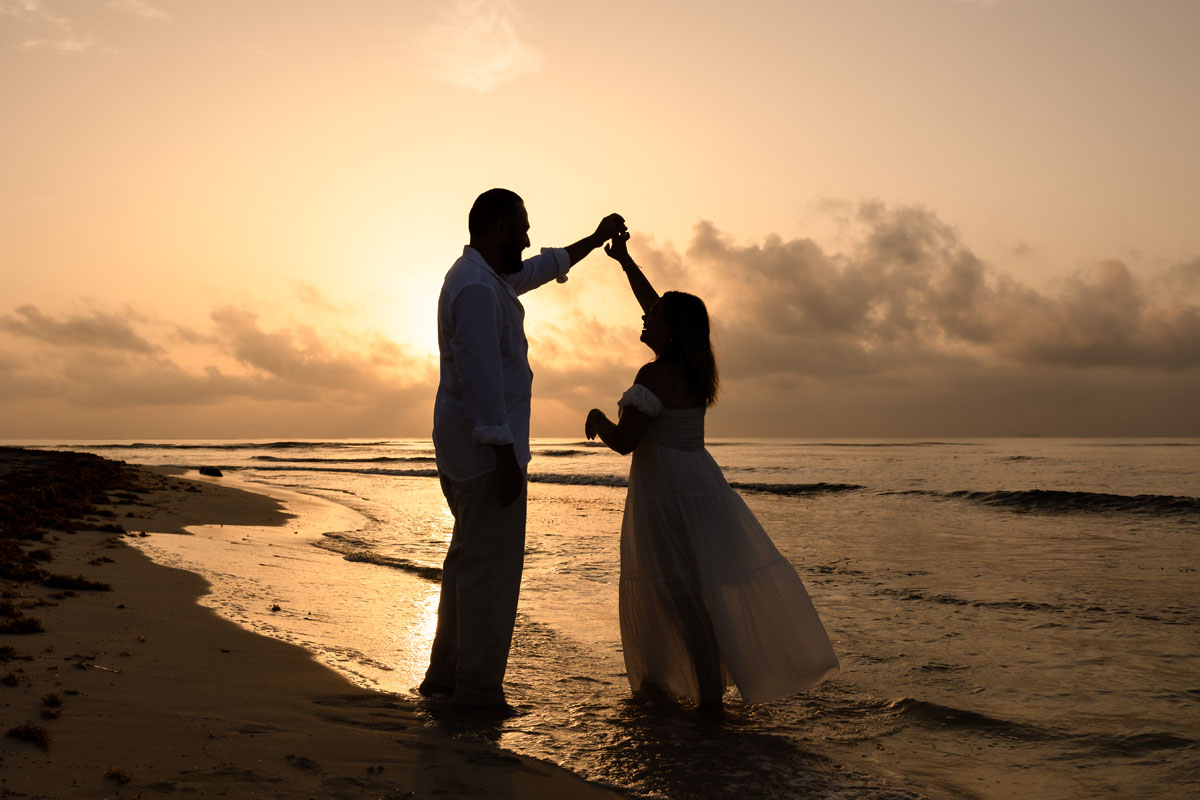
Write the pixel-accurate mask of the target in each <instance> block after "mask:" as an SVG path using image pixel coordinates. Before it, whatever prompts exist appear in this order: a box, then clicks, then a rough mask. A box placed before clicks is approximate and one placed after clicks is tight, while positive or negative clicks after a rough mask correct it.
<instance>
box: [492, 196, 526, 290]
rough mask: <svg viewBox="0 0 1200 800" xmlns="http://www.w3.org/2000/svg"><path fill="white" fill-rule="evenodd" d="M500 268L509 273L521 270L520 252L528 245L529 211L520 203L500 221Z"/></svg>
mask: <svg viewBox="0 0 1200 800" xmlns="http://www.w3.org/2000/svg"><path fill="white" fill-rule="evenodd" d="M500 225H501V229H500V230H501V233H502V234H503V240H502V243H501V245H500V258H501V264H500V265H499V266H500V270H501V271H502V272H505V273H508V274H511V273H514V272H520V270H521V254H522V253H524V251H525V248H526V247H529V213H528V212H527V211H526V210H525V204H524V203H520V204H519V205H517V206H516V207H515V208H514V209H513V212H512V214H511V215H509V216H508V217H507V218H506V219H504V220H503V221H502V222H501V223H500Z"/></svg>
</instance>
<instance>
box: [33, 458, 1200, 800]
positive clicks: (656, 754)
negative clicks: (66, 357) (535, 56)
mask: <svg viewBox="0 0 1200 800" xmlns="http://www.w3.org/2000/svg"><path fill="white" fill-rule="evenodd" d="M39 444H41V445H43V446H55V447H58V448H59V449H64V448H69V449H79V450H86V451H90V452H94V453H98V454H100V455H103V456H107V457H112V458H118V459H122V460H125V461H128V462H130V463H137V464H147V465H159V466H176V467H184V468H189V469H194V468H196V467H199V466H216V467H219V468H221V469H222V470H224V471H225V473H226V477H224V478H221V479H215V480H218V481H224V482H226V483H233V484H234V485H240V486H244V487H246V488H249V489H251V490H256V491H263V492H267V493H274V494H275V495H276V496H279V497H281V498H282V499H284V500H285V502H286V501H288V498H292V501H293V502H292V506H293V507H294V508H295V507H297V506H299V505H303V504H302V503H299V502H298V500H297V498H303V497H307V498H311V499H313V502H316V498H322V500H321V502H323V503H325V504H326V506H327V507H329V505H330V504H331V503H333V504H336V508H338V509H341V511H342V512H344V513H333V514H321V513H317V511H315V510H313V509H309V510H308V511H303V510H302V511H301V513H302V515H303V516H302V517H300V518H297V519H296V520H293V521H291V522H289V523H288V524H286V525H283V526H279V527H278V528H271V529H268V528H257V529H236V528H219V527H215V526H207V527H203V528H196V529H193V532H194V533H195V534H196V535H195V536H191V537H185V536H155V537H150V538H149V539H137V540H135V541H137V542H138V543H139V546H142V547H144V548H145V549H146V551H147V552H148V553H149V554H150V555H151V556H152V557H154V558H155V559H156V560H159V561H161V562H164V563H169V564H173V565H176V566H182V567H184V568H187V569H191V570H194V571H197V572H199V573H201V574H203V575H205V576H206V577H208V578H209V579H210V581H211V582H212V584H213V590H212V594H210V595H209V597H207V598H206V599H205V600H204V602H205V603H207V604H208V605H211V606H212V607H214V608H215V609H216V610H217V611H219V612H220V613H222V614H224V615H226V616H228V617H229V618H231V619H234V620H236V621H238V622H240V623H241V624H243V625H245V626H247V627H249V628H251V629H252V630H256V631H258V632H260V633H264V634H266V635H271V636H276V637H278V638H281V639H285V640H287V641H292V642H295V643H297V644H300V645H302V646H304V647H305V648H307V649H308V650H309V651H310V652H312V653H313V655H314V656H315V657H317V658H318V659H320V660H323V661H324V662H326V663H328V664H329V665H331V666H333V667H335V668H336V669H339V670H340V671H342V672H343V673H344V674H346V675H347V676H348V677H350V678H351V679H352V680H354V681H356V682H358V683H360V684H361V685H363V686H367V687H370V688H374V689H379V690H383V691H388V692H396V693H400V694H404V695H410V696H414V697H415V694H414V687H415V686H416V684H417V683H418V682H419V681H420V679H421V676H422V673H423V670H424V666H425V659H426V657H427V654H428V648H429V643H430V641H431V639H432V635H433V628H434V624H435V622H436V608H437V599H438V583H437V581H438V576H439V572H440V564H441V560H442V558H443V557H444V554H445V550H446V545H447V543H448V541H449V538H450V533H451V528H452V524H453V520H452V519H451V517H450V515H449V512H448V511H447V510H446V507H445V503H444V500H443V498H442V496H441V491H440V487H439V485H438V481H437V478H436V470H435V466H434V462H433V452H432V447H431V444H430V442H429V441H428V440H380V441H361V440H340V441H324V442H310V441H296V442H220V441H206V442H195V441H173V442H105V443H84V444H80V443H51V442H41V443H39ZM709 447H710V450H711V452H712V453H713V455H714V457H715V458H716V460H717V462H718V463H719V464H721V465H722V468H723V469H724V471H725V474H726V477H727V478H728V480H729V481H730V482H731V484H733V485H734V486H735V487H736V488H737V489H738V491H740V492H741V493H742V495H743V497H744V498H745V499H746V501H747V503H748V504H749V506H750V508H751V509H752V510H753V511H754V512H755V514H756V515H757V516H758V518H759V520H760V521H761V522H762V523H763V525H764V527H765V528H766V530H767V531H768V533H769V534H770V535H771V537H772V539H773V540H774V541H775V543H776V545H777V546H778V547H779V549H780V551H781V552H783V554H784V555H785V556H787V558H788V559H789V560H790V561H791V563H792V564H793V565H794V566H795V567H796V569H797V571H798V572H799V574H800V576H801V577H802V578H803V580H804V582H805V584H806V585H807V587H808V589H809V592H810V594H811V595H812V597H813V601H814V603H815V605H816V608H817V610H818V612H819V614H820V615H821V618H822V619H823V621H824V622H825V625H826V628H827V629H828V631H829V635H830V638H831V639H832V641H833V644H834V648H835V649H836V651H837V653H838V655H839V657H840V659H841V664H842V669H841V672H840V673H839V674H838V675H836V676H835V677H834V678H832V679H831V680H829V681H827V682H826V683H825V684H823V685H821V686H819V687H817V688H815V689H813V690H811V691H809V692H805V693H803V694H800V695H797V696H796V697H793V698H790V699H786V700H781V701H778V702H773V703H768V704H763V705H747V704H744V703H742V702H741V700H740V699H739V698H738V697H737V694H736V692H735V691H733V690H731V691H730V693H729V694H728V695H727V713H726V717H725V719H724V721H723V722H722V723H720V724H715V723H712V722H709V721H705V720H702V719H699V718H698V717H697V716H696V715H695V714H693V713H691V712H689V711H688V710H687V709H686V708H685V707H681V706H676V705H674V704H672V703H669V702H664V701H653V702H642V701H635V700H634V699H633V698H632V697H631V696H630V692H629V688H628V684H627V682H626V680H625V677H624V665H623V662H622V656H621V641H620V632H619V629H618V624H617V587H618V576H619V570H620V564H619V531H620V522H621V512H622V506H623V503H624V493H625V488H624V487H625V477H626V475H627V472H628V459H627V458H623V457H620V456H617V455H615V454H613V453H612V452H610V451H608V450H606V449H604V448H602V447H598V446H595V445H594V444H592V443H589V442H584V441H576V440H540V441H535V442H534V444H533V461H532V463H531V464H530V479H531V483H530V487H529V521H528V534H527V551H526V560H525V575H524V580H523V584H522V594H521V602H520V610H519V616H518V621H517V629H516V632H515V636H514V641H513V651H512V655H511V658H510V666H509V672H508V677H507V682H506V686H507V691H508V696H509V700H510V702H511V703H512V704H513V705H515V706H517V707H518V709H519V710H520V711H521V712H522V713H521V714H520V715H518V716H516V717H514V718H511V719H509V720H505V721H503V722H501V723H498V724H496V725H494V726H492V727H490V728H488V729H487V730H485V731H483V735H486V736H488V737H489V738H492V739H494V740H495V741H497V742H498V743H499V744H500V745H501V746H503V747H506V748H509V749H511V750H514V751H518V752H521V753H525V754H528V755H532V756H536V757H539V758H543V759H546V760H549V761H553V762H556V763H559V764H561V765H563V766H565V767H566V768H568V769H570V770H572V771H574V772H576V773H578V774H580V775H582V776H583V777H585V778H588V779H592V780H596V781H599V782H602V783H606V784H610V785H613V786H616V787H620V788H621V789H624V790H626V791H628V792H630V793H633V794H637V795H644V796H649V797H664V798H701V797H703V798H717V797H719V798H747V797H756V798H758V797H761V798H793V797H806V798H809V797H811V798H873V799H875V800H879V799H881V798H911V797H931V798H987V799H989V800H990V799H991V798H1014V797H1020V798H1112V797H1121V798H1125V797H1130V798H1132V797H1137V798H1191V797H1196V796H1200V749H1198V748H1200V610H1198V609H1197V602H1196V601H1197V599H1198V598H1200V575H1198V573H1197V568H1198V567H1200V563H1198V562H1200V440H1146V439H1130V440H1111V439H1037V438H1030V439H978V440H948V441H899V440H876V441H853V440H847V441H780V440H747V441H724V440H718V441H712V442H710V444H709ZM127 527H130V529H131V530H135V529H136V520H129V521H127ZM275 607H278V610H274V611H273V610H272V609H273V608H275ZM422 707H423V708H428V714H427V718H428V720H429V723H430V724H437V725H446V726H448V727H450V728H451V730H452V732H454V733H455V734H456V735H464V736H470V735H478V732H475V733H473V732H472V730H471V729H470V728H457V729H456V728H454V722H453V721H449V722H447V721H446V720H445V719H444V718H443V716H442V715H439V713H438V710H437V708H436V707H435V706H433V705H430V706H424V705H423V706H422Z"/></svg>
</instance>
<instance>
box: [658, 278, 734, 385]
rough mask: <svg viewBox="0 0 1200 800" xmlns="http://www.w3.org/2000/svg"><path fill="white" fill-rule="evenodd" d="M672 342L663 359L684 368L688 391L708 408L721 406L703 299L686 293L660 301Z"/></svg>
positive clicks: (673, 294)
mask: <svg viewBox="0 0 1200 800" xmlns="http://www.w3.org/2000/svg"><path fill="white" fill-rule="evenodd" d="M659 302H660V303H662V307H663V320H664V321H665V322H666V323H667V327H669V328H670V329H671V334H672V335H671V341H670V343H669V344H668V346H667V350H666V352H664V353H663V356H664V357H665V358H667V359H668V360H670V361H674V362H675V363H677V364H678V365H679V366H680V367H682V368H683V376H684V379H685V380H686V381H687V383H688V388H689V389H691V390H692V394H694V395H695V396H696V397H697V398H698V399H699V400H700V401H701V402H703V403H704V406H705V408H708V407H710V406H712V404H713V403H715V402H717V390H718V389H719V388H720V380H719V379H718V378H717V359H716V357H715V356H714V355H713V349H712V341H711V340H710V338H709V330H708V309H707V308H705V307H704V301H703V300H701V299H700V298H699V297H696V296H695V295H692V294H687V293H686V292H664V293H663V296H662V297H661V298H660V300H659Z"/></svg>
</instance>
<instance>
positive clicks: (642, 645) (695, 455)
mask: <svg viewBox="0 0 1200 800" xmlns="http://www.w3.org/2000/svg"><path fill="white" fill-rule="evenodd" d="M468 228H469V231H470V236H471V239H470V242H471V243H470V244H469V245H468V246H467V247H466V248H464V250H463V255H462V257H461V258H460V259H458V261H456V262H455V263H454V265H453V266H452V267H451V268H450V271H449V272H448V273H446V280H445V283H444V284H443V285H442V292H441V296H440V297H439V299H438V347H439V350H440V351H441V382H440V384H439V386H438V392H437V399H436V401H435V404H434V414H433V417H434V420H433V441H434V447H435V449H436V452H437V466H438V475H439V477H440V478H441V482H442V491H443V493H444V494H445V496H446V502H447V503H448V504H449V506H450V511H451V513H452V514H453V515H454V533H453V537H452V539H451V541H450V547H449V550H448V551H447V553H446V560H445V564H444V565H443V570H442V594H441V600H440V602H439V605H438V623H437V632H436V633H435V635H434V640H433V650H432V653H431V655H430V663H429V669H428V671H427V672H426V675H425V679H424V681H422V683H421V686H420V691H421V693H422V694H426V695H433V694H448V695H452V698H453V702H454V704H455V705H456V706H460V707H462V708H464V709H465V710H477V711H482V712H485V713H491V712H496V713H501V714H502V713H506V712H508V711H509V707H508V705H507V704H506V702H505V698H504V689H503V680H504V671H505V667H506V664H507V661H508V651H509V645H510V643H511V641H512V633H513V625H514V622H515V620H516V612H517V596H518V593H519V591H520V584H521V570H522V565H523V559H524V547H525V502H526V494H525V489H526V476H525V468H526V465H527V464H528V463H529V413H530V397H531V389H532V381H533V373H532V372H531V371H530V369H529V360H528V342H527V341H526V339H525V333H524V317H525V312H524V309H523V308H522V306H521V303H520V301H519V300H518V299H517V296H518V295H519V294H522V293H523V292H526V291H529V290H530V289H535V288H537V287H538V286H541V285H542V284H545V283H548V282H549V281H550V280H551V279H557V280H558V281H559V282H564V281H566V279H567V272H568V270H570V268H571V266H572V265H574V264H575V263H577V262H578V261H579V260H580V259H582V258H583V257H584V256H586V255H587V254H589V253H590V252H592V251H593V250H595V249H596V248H597V247H599V246H601V245H603V244H605V242H609V244H606V245H605V246H604V251H605V252H606V253H607V254H608V255H609V256H610V257H612V258H613V259H615V260H616V261H617V262H618V263H620V265H621V268H622V269H623V270H624V272H625V274H626V276H627V277H628V279H629V285H630V287H631V288H632V290H633V294H634V297H636V298H637V301H638V303H639V304H640V305H641V306H642V309H643V311H645V314H644V315H643V317H642V319H643V320H644V321H645V326H644V329H643V331H642V335H641V339H642V341H643V342H645V343H646V345H647V346H648V347H649V348H650V349H651V350H653V351H654V355H655V359H654V360H653V361H651V362H650V363H648V364H646V365H645V366H643V367H642V368H641V369H640V370H639V371H638V373H637V377H636V378H635V382H634V384H633V386H632V387H631V388H630V389H629V390H628V391H627V392H625V394H624V395H623V396H622V397H621V399H620V401H619V403H618V406H619V407H620V411H621V413H620V416H619V418H618V422H616V423H614V422H612V421H611V420H609V419H608V418H607V417H606V416H605V415H604V414H603V412H601V411H600V410H599V409H592V411H591V412H589V414H588V416H587V421H586V424H585V432H586V434H587V437H588V438H589V439H592V438H595V437H599V438H600V440H601V441H603V442H604V443H605V444H606V445H608V446H609V447H611V448H612V449H613V450H616V451H617V452H619V453H621V454H626V453H630V452H632V453H633V463H632V465H631V467H630V473H629V490H628V495H627V497H626V501H625V517H624V521H623V522H622V525H621V583H620V621H621V640H622V644H623V649H624V653H625V666H626V671H627V674H628V678H629V683H630V686H631V687H632V689H633V691H634V692H639V693H640V692H644V691H645V692H653V691H658V692H662V693H665V694H667V695H669V696H671V697H680V698H687V699H689V700H691V701H693V702H695V703H697V704H698V707H699V708H700V709H701V710H703V711H719V709H720V708H721V704H722V697H723V695H724V692H725V687H726V686H727V685H728V684H730V683H733V684H735V685H736V686H737V687H738V690H739V691H740V692H741V695H742V697H743V698H744V699H745V700H746V701H747V702H752V703H758V702H765V701H767V700H773V699H776V698H780V697H786V696H788V695H792V694H795V693H796V692H799V691H801V690H803V689H807V688H809V687H811V686H814V685H816V684H817V683H820V682H821V681H822V680H824V679H825V678H827V677H828V676H830V675H832V674H833V673H834V672H836V671H837V667H838V662H837V658H836V656H834V653H833V648H832V647H831V645H830V643H829V638H828V636H826V634H825V629H824V627H822V625H821V621H820V619H819V618H818V617H817V613H816V611H815V610H814V609H813V606H812V602H811V601H810V600H809V597H808V593H807V592H806V591H805V588H804V584H803V583H802V582H801V580H800V577H799V576H798V575H797V574H796V571H795V570H794V569H793V568H792V566H791V564H789V563H788V562H787V560H786V559H784V557H783V556H782V555H780V553H779V551H778V550H776V549H775V546H774V545H773V544H772V543H771V540H770V539H769V538H768V537H767V535H766V533H765V532H764V531H763V529H762V526H761V525H759V523H758V521H757V520H756V519H755V517H754V515H753V514H752V513H751V512H750V510H749V509H748V508H747V507H746V504H745V503H744V502H743V501H742V499H741V498H740V497H739V496H738V495H737V493H736V492H734V491H733V489H732V488H730V486H729V484H728V483H727V482H726V481H725V478H724V476H723V475H722V474H721V470H720V468H719V467H718V466H717V464H716V462H715V461H713V459H712V456H710V455H709V454H708V451H707V450H705V448H704V413H705V410H706V409H707V408H708V407H709V406H711V405H712V404H713V403H714V402H715V399H716V394H717V368H716V363H715V360H714V358H713V351H712V346H711V344H710V341H709V325H708V312H707V310H706V309H705V306H704V303H703V302H702V301H701V300H700V299H699V298H697V297H694V296H692V295H689V294H684V293H682V292H667V293H666V294H664V295H662V296H661V297H660V296H659V295H658V294H657V293H656V292H655V290H654V288H653V287H652V286H651V285H650V282H649V281H648V280H647V279H646V277H645V275H644V274H643V273H642V271H641V269H640V268H639V267H638V266H637V264H635V263H634V261H633V259H632V258H631V257H630V256H629V252H628V250H627V247H626V243H627V241H628V239H629V233H628V232H627V230H626V227H625V221H624V220H623V219H622V218H621V217H620V215H618V214H610V215H609V216H607V217H605V218H604V219H603V220H601V222H600V224H599V226H598V227H597V228H596V231H595V232H594V233H593V234H592V235H590V236H587V237H585V238H583V239H580V240H579V241H578V242H575V243H574V244H572V245H569V246H567V247H566V248H560V249H554V248H544V249H543V250H542V251H541V254H540V255H537V256H534V257H533V258H530V259H528V260H525V261H522V259H521V253H522V251H523V250H524V249H525V248H526V247H528V246H529V217H528V214H527V213H526V210H525V204H524V202H523V201H522V200H521V198H520V197H519V196H518V195H516V194H515V193H513V192H511V191H508V190H507V189H491V190H489V191H487V192H484V193H483V194H481V195H480V196H479V197H478V199H476V201H475V204H474V206H473V207H472V208H471V212H470V215H469V218H468Z"/></svg>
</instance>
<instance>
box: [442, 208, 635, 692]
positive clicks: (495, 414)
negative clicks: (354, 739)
mask: <svg viewBox="0 0 1200 800" xmlns="http://www.w3.org/2000/svg"><path fill="white" fill-rule="evenodd" d="M468 229H469V231H470V235H471V240H470V242H471V243H470V244H469V245H468V246H467V247H465V248H463V254H462V257H461V258H459V259H458V260H457V261H455V262H454V265H453V266H452V267H450V271H449V272H447V273H446V280H445V282H444V283H443V284H442V292H441V295H440V296H439V297H438V349H439V351H440V353H441V376H440V383H439V384H438V392H437V399H436V400H435V402H434V407H433V443H434V448H435V450H436V452H437V467H438V475H439V477H440V478H441V482H442V492H443V494H445V496H446V502H447V504H449V506H450V512H451V513H452V514H453V515H454V534H453V536H452V538H451V540H450V548H449V550H448V551H447V552H446V560H445V563H444V564H443V566H442V596H441V600H440V602H439V604H438V624H437V632H436V633H435V634H434V639H433V650H432V653H431V654H430V657H429V669H428V670H427V671H426V673H425V680H424V681H422V683H421V686H420V691H421V693H422V694H426V695H431V694H450V695H452V696H453V702H454V704H455V705H457V706H461V707H466V708H471V709H477V710H484V711H486V712H489V713H491V712H500V713H504V712H507V711H508V710H509V707H508V705H507V703H506V702H505V699H504V688H503V681H504V670H505V667H506V666H507V664H508V651H509V647H510V645H511V643H512V634H513V625H514V623H515V621H516V616H517V596H518V593H519V592H520V588H521V570H522V567H523V564H524V555H525V500H526V494H525V468H526V465H528V463H529V403H530V397H531V392H532V384H533V372H532V371H531V370H530V369H529V357H528V350H529V343H528V342H527V341H526V339H525V329H524V319H525V310H524V308H523V307H522V306H521V303H520V301H519V300H518V299H517V295H519V294H523V293H524V292H527V291H529V290H531V289H536V288H537V287H538V286H541V285H542V284H544V283H548V282H549V281H550V280H551V279H557V280H558V281H559V282H560V283H561V282H564V281H566V279H567V271H568V270H569V269H570V268H571V267H572V265H574V264H575V263H577V262H578V261H579V260H580V259H581V258H583V257H584V256H586V255H587V254H588V253H590V252H591V251H592V250H594V249H596V248H597V247H599V246H600V245H601V244H603V243H604V242H605V241H608V240H609V239H611V238H612V237H614V236H616V235H617V234H618V233H622V232H624V231H625V221H624V220H623V219H622V218H621V217H620V215H618V214H610V215H609V216H607V217H605V218H604V219H603V220H602V221H601V222H600V225H599V226H598V227H597V228H596V231H595V233H593V234H592V235H591V236H588V237H585V238H583V239H580V240H579V241H578V242H575V243H574V244H572V245H570V246H568V247H566V248H544V249H543V250H542V252H541V254H540V255H537V256H534V257H533V258H530V259H528V260H527V261H524V262H523V261H522V260H521V253H522V251H524V249H525V248H526V247H529V216H528V214H527V213H526V210H525V203H524V202H523V201H522V200H521V198H520V197H519V196H518V195H517V194H515V193H514V192H511V191H509V190H507V189H491V190H489V191H486V192H484V193H483V194H481V195H480V196H479V197H478V198H477V199H476V200H475V204H474V205H473V206H472V207H471V213H470V216H469V217H468Z"/></svg>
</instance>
